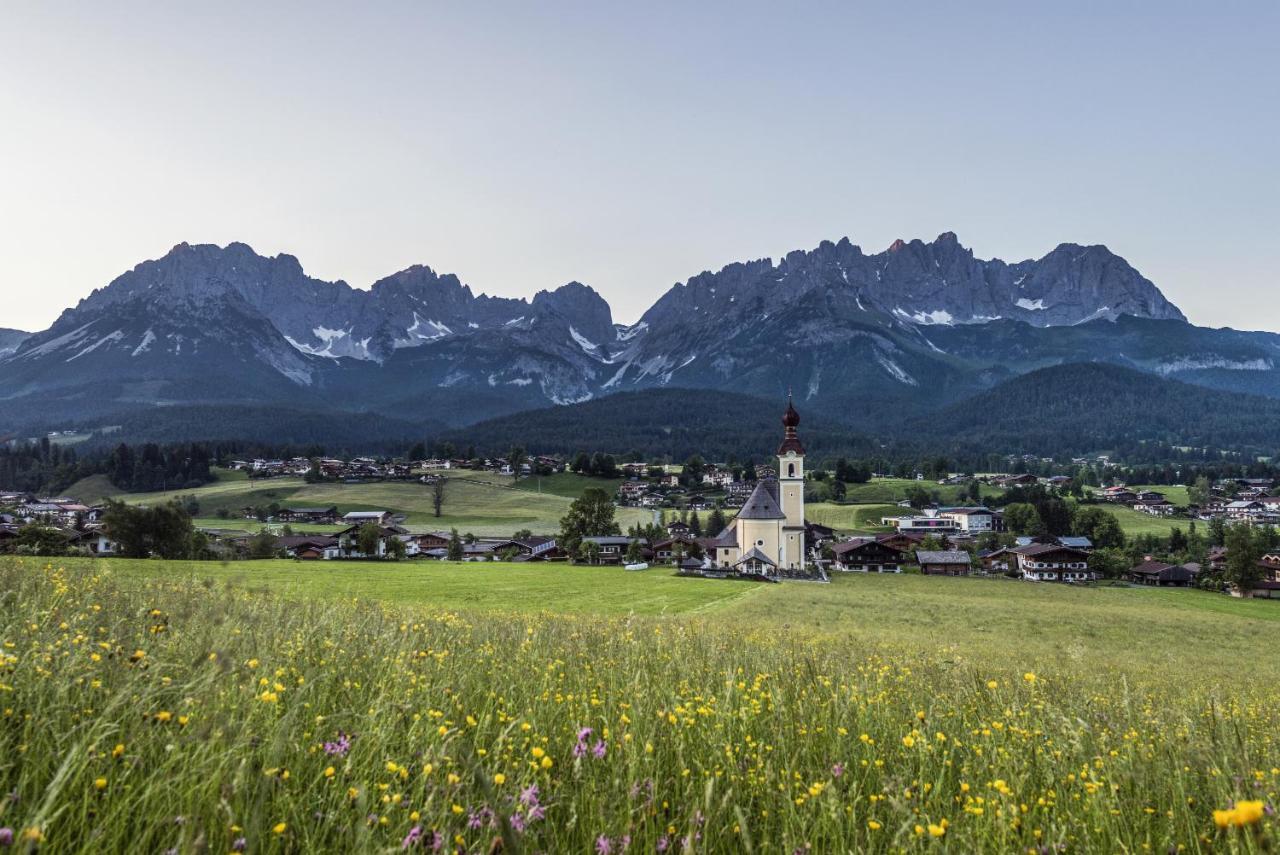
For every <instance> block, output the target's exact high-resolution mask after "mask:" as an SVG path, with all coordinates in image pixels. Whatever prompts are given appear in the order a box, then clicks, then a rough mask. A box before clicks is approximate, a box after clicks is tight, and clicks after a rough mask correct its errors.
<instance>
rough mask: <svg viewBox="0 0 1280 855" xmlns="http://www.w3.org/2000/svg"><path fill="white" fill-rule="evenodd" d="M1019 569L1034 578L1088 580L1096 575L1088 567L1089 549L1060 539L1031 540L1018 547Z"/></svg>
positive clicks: (1042, 579)
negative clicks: (1062, 542) (1067, 544)
mask: <svg viewBox="0 0 1280 855" xmlns="http://www.w3.org/2000/svg"><path fill="white" fill-rule="evenodd" d="M1012 551H1013V552H1014V553H1015V554H1016V555H1017V556H1018V570H1019V571H1020V572H1021V574H1022V578H1023V579H1028V580H1030V581H1033V582H1087V581H1089V580H1091V579H1092V578H1093V572H1092V571H1091V570H1089V553H1088V552H1085V551H1084V550H1083V549H1075V548H1072V547H1069V546H1062V545H1061V544H1057V543H1032V544H1030V545H1028V546H1019V547H1015V548H1014V549H1013V550H1012Z"/></svg>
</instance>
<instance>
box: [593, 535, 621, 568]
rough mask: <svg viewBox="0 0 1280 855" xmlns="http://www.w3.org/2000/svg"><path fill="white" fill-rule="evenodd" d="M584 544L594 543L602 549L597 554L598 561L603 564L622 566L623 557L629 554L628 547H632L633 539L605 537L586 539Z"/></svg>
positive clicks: (613, 536)
mask: <svg viewBox="0 0 1280 855" xmlns="http://www.w3.org/2000/svg"><path fill="white" fill-rule="evenodd" d="M582 542H583V543H594V544H595V545H596V546H598V547H600V551H599V552H598V553H597V560H598V561H599V562H600V563H601V564H621V563H622V559H623V557H625V555H626V553H627V547H629V546H630V545H631V538H629V537H620V536H617V535H605V536H596V537H584V538H583V539H582Z"/></svg>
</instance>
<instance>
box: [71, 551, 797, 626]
mask: <svg viewBox="0 0 1280 855" xmlns="http://www.w3.org/2000/svg"><path fill="white" fill-rule="evenodd" d="M61 563H62V564H64V565H65V566H66V567H67V568H68V569H70V570H73V571H75V572H82V573H90V572H94V571H95V570H99V569H108V570H110V571H111V572H112V573H113V574H114V575H115V576H117V577H118V578H120V579H121V580H124V581H125V583H127V584H135V585H139V586H141V587H142V588H145V587H146V586H147V585H149V584H152V583H153V582H155V581H157V580H162V579H187V580H195V581H204V580H212V581H213V582H215V583H217V584H218V585H231V586H234V587H237V588H242V589H251V590H272V591H277V592H280V593H283V594H286V595H288V596H291V597H301V598H317V597H320V598H325V597H341V598H352V597H356V598H360V599H365V600H377V601H382V602H389V603H410V604H415V605H420V606H426V607H430V608H438V609H472V610H480V611H503V612H507V611H515V612H530V613H536V612H556V613H561V614H583V613H592V614H643V615H662V614H669V615H670V614H681V613H684V612H691V611H698V612H700V613H706V612H709V611H715V610H716V609H717V608H720V607H722V606H724V605H726V604H729V603H734V602H737V601H739V600H741V599H742V598H743V597H744V596H745V595H747V594H748V593H749V592H752V591H755V590H757V589H759V588H761V587H764V585H763V583H751V582H723V581H715V580H709V579H689V578H683V577H678V576H675V575H673V574H672V572H671V569H670V568H658V567H655V568H652V569H650V570H638V571H633V570H624V569H622V568H620V567H586V566H575V565H570V564H548V563H536V562H528V563H504V562H497V561H484V562H481V561H476V562H461V563H457V564H455V563H451V562H442V561H406V562H399V563H393V562H368V561H325V562H299V561H290V560H276V561H239V562H227V563H215V562H208V561H203V562H201V561H170V562H160V561H145V560H143V561H134V560H129V559H119V558H113V559H105V560H99V561H96V562H95V561H94V560H93V559H64V560H63V561H62V562H61ZM768 587H773V586H768Z"/></svg>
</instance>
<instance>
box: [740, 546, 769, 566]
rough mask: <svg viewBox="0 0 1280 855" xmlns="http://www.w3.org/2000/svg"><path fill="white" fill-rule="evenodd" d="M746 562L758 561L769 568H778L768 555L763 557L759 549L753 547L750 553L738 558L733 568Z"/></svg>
mask: <svg viewBox="0 0 1280 855" xmlns="http://www.w3.org/2000/svg"><path fill="white" fill-rule="evenodd" d="M748 561H759V562H761V563H764V564H768V565H769V566H770V567H777V566H778V563H777V562H776V561H774V560H773V559H771V558H770V557H769V556H768V555H765V554H764V553H763V552H761V551H760V550H759V549H757V548H756V547H754V546H753V547H751V551H750V552H748V553H747V554H746V555H744V556H742V557H741V558H739V559H738V562H737V564H734V565H733V566H734V567H737V566H738V564H746V563H747V562H748Z"/></svg>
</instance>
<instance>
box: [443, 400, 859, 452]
mask: <svg viewBox="0 0 1280 855" xmlns="http://www.w3.org/2000/svg"><path fill="white" fill-rule="evenodd" d="M785 403H786V402H785V400H783V401H779V400H777V399H775V400H772V401H767V400H762V399H760V398H756V397H752V396H749V395H740V394H735V393H731V392H708V391H703V390H694V389H648V390H645V391H642V392H621V393H618V394H616V395H610V396H609V397H607V398H603V399H599V400H594V401H586V402H582V403H578V404H572V405H568V406H561V407H547V408H544V409H540V410H533V411H531V412H524V413H520V414H519V415H514V416H507V417H504V418H499V419H491V420H488V421H484V422H480V423H479V424H475V425H471V426H470V427H468V428H466V429H465V430H459V431H455V432H453V433H446V434H444V437H443V438H445V439H449V440H452V441H453V442H454V443H455V444H456V445H458V446H460V447H462V446H467V445H475V447H476V449H477V451H479V452H480V453H492V454H504V453H506V452H507V451H509V450H510V449H511V447H512V446H515V445H520V446H523V447H525V448H528V449H530V450H532V451H536V452H538V453H542V454H556V453H558V454H566V455H568V454H574V453H575V452H578V451H588V452H593V451H606V452H611V453H614V454H619V455H626V454H629V453H630V452H633V451H638V452H640V454H642V455H643V456H644V457H645V458H646V459H655V458H661V457H669V458H670V459H672V460H677V461H682V460H685V459H686V458H688V457H689V456H690V455H693V454H699V455H702V456H703V457H704V458H707V459H715V460H727V459H729V458H736V459H737V460H739V461H745V460H748V459H751V460H754V461H756V462H766V461H767V460H768V459H769V458H770V457H771V456H772V455H773V453H774V450H775V449H776V448H777V442H778V441H779V440H780V439H781V438H782V427H781V422H780V419H781V417H782V412H783V410H784V409H785V408H786V407H785ZM803 416H804V422H803V423H802V425H801V433H802V435H803V436H804V439H805V446H806V449H807V450H808V451H809V453H811V454H815V455H821V456H827V455H834V456H839V455H842V454H844V455H860V454H861V455H865V454H870V453H872V451H873V446H872V445H871V443H870V441H869V440H868V439H866V438H865V437H862V436H859V435H857V434H855V433H853V432H851V431H849V430H848V429H847V428H845V427H842V426H841V425H840V424H839V423H837V422H835V421H833V420H831V419H829V418H824V417H822V416H819V415H816V414H809V413H804V414H803Z"/></svg>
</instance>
